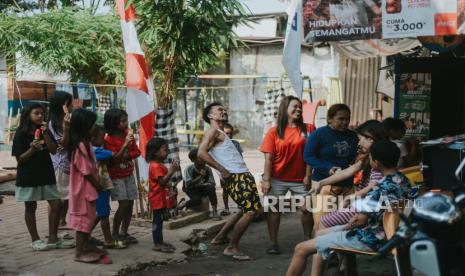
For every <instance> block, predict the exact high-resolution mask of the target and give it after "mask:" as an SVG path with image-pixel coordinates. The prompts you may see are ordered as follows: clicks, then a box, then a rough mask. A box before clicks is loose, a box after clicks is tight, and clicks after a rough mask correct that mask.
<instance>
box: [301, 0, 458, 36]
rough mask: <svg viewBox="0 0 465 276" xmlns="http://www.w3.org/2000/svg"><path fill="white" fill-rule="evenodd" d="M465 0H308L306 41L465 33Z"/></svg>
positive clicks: (305, 20) (305, 26)
mask: <svg viewBox="0 0 465 276" xmlns="http://www.w3.org/2000/svg"><path fill="white" fill-rule="evenodd" d="M464 12H465V0H306V1H304V2H303V24H304V35H305V41H306V42H308V43H311V42H315V41H337V40H359V39H372V38H403V37H417V36H444V35H456V34H461V33H465V13H464Z"/></svg>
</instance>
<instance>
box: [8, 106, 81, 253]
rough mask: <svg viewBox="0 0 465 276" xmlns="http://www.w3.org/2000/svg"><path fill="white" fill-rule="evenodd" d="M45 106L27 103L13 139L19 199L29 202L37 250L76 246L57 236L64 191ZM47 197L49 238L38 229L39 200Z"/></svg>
mask: <svg viewBox="0 0 465 276" xmlns="http://www.w3.org/2000/svg"><path fill="white" fill-rule="evenodd" d="M44 118H45V109H44V107H43V106H42V105H40V104H38V103H37V104H31V105H28V106H25V107H24V108H23V110H22V112H21V119H20V123H19V127H18V130H17V131H16V134H15V137H14V139H13V148H12V155H13V156H15V157H16V161H17V162H18V171H17V176H16V191H15V195H16V200H17V201H18V202H24V203H25V206H26V213H25V220H26V226H27V229H28V231H29V234H30V235H31V239H32V244H31V247H32V249H33V250H35V251H44V250H48V249H55V248H72V247H73V245H72V243H67V242H64V241H61V240H59V239H58V237H57V231H58V223H59V220H60V218H59V212H60V205H61V203H60V194H59V193H58V190H57V186H56V180H55V174H54V170H53V165H52V160H51V159H50V153H52V154H54V153H55V152H56V148H57V147H56V144H55V142H54V140H53V138H52V137H51V136H50V133H49V131H48V129H47V124H46V123H45V122H44ZM40 200H47V201H48V203H49V206H50V212H49V216H48V220H49V229H48V231H49V234H48V242H45V241H43V240H41V239H40V237H39V234H38V233H37V225H36V215H35V213H36V209H37V201H40Z"/></svg>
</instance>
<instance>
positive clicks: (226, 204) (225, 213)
mask: <svg viewBox="0 0 465 276" xmlns="http://www.w3.org/2000/svg"><path fill="white" fill-rule="evenodd" d="M224 133H225V134H226V135H228V137H229V139H231V141H232V142H233V144H234V146H235V147H236V149H237V151H238V152H239V153H240V154H241V156H242V152H243V151H242V148H241V144H240V143H239V142H237V141H236V140H233V136H234V127H233V126H232V125H231V124H229V123H226V124H225V125H224ZM220 184H221V187H222V188H223V203H224V210H222V211H221V213H220V215H222V216H228V215H229V214H230V212H229V195H228V192H227V191H226V189H225V188H224V185H225V182H224V181H223V179H220Z"/></svg>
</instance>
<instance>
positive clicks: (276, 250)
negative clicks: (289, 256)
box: [266, 244, 281, 255]
mask: <svg viewBox="0 0 465 276" xmlns="http://www.w3.org/2000/svg"><path fill="white" fill-rule="evenodd" d="M266 253H268V254H272V255H279V254H281V251H280V250H279V247H278V245H277V244H272V245H271V246H270V247H268V249H267V250H266Z"/></svg>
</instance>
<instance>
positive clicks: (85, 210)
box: [67, 109, 110, 263]
mask: <svg viewBox="0 0 465 276" xmlns="http://www.w3.org/2000/svg"><path fill="white" fill-rule="evenodd" d="M96 120H97V115H95V113H93V112H91V111H88V110H85V109H77V110H74V111H73V113H72V116H71V123H70V129H69V144H68V156H70V164H71V174H70V183H69V208H68V216H67V222H68V226H69V227H70V228H71V229H74V230H75V231H76V252H75V259H74V260H75V261H77V262H84V263H93V262H97V261H99V262H102V263H109V262H110V261H109V258H108V256H106V252H105V251H104V250H101V249H98V248H97V247H94V246H92V245H90V243H89V237H90V233H91V232H92V228H93V226H94V223H95V217H96V200H97V196H98V191H100V190H101V189H102V187H101V186H100V181H99V177H98V174H97V173H98V172H97V167H96V164H95V163H96V161H95V155H94V152H93V150H92V145H91V143H90V140H91V135H92V129H93V127H94V124H95V121H96Z"/></svg>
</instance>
